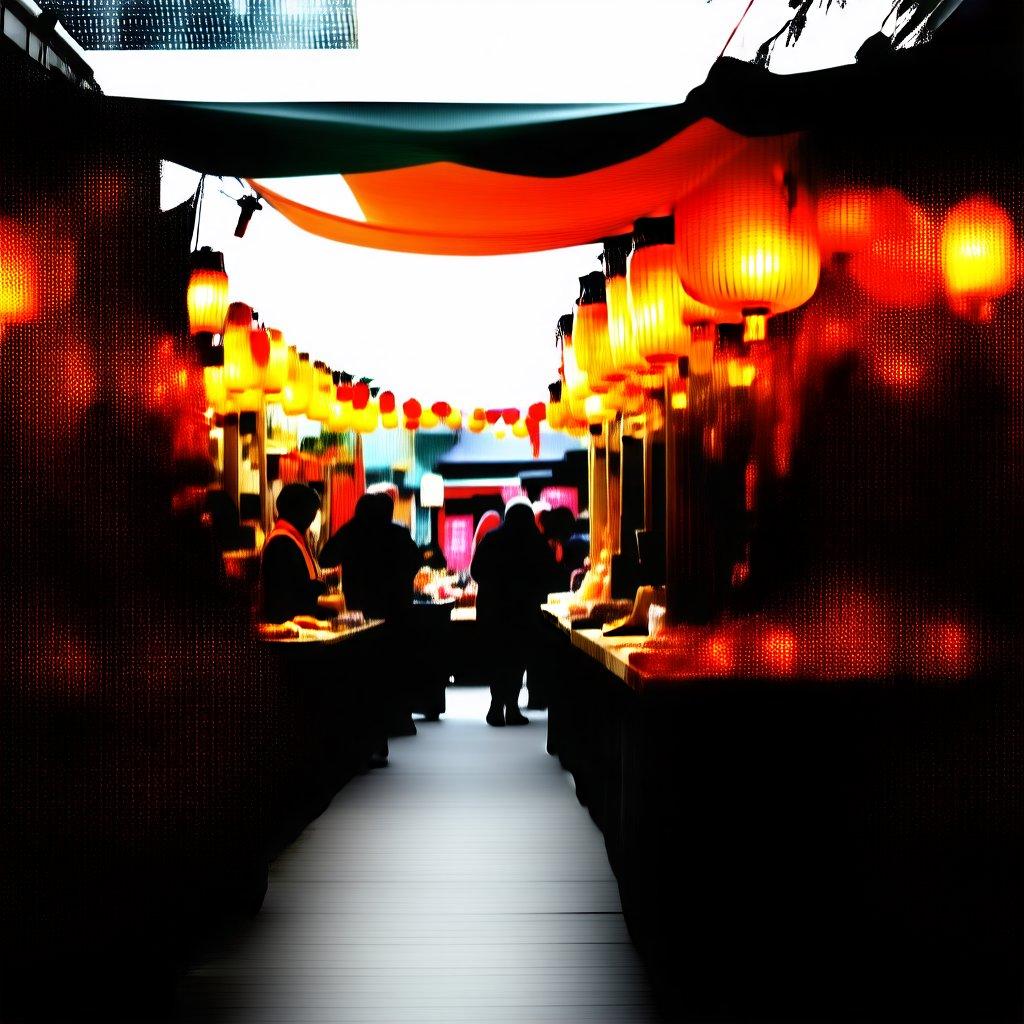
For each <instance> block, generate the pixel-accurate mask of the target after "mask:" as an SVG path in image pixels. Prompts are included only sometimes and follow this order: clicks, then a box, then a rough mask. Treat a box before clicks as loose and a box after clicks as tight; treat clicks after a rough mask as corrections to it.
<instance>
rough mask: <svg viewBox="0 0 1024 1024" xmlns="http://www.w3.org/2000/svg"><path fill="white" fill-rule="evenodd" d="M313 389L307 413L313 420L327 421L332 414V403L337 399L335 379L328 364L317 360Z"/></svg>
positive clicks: (314, 368) (314, 365) (313, 375)
mask: <svg viewBox="0 0 1024 1024" xmlns="http://www.w3.org/2000/svg"><path fill="white" fill-rule="evenodd" d="M312 377H313V380H312V385H313V386H312V390H311V391H310V393H309V408H308V409H307V411H306V415H307V416H308V417H309V418H310V419H311V420H317V421H318V422H319V423H326V422H327V420H328V419H329V418H330V415H331V403H332V402H333V401H334V400H335V397H336V396H335V389H334V379H333V377H332V376H331V371H330V370H329V369H328V368H327V364H326V363H324V362H322V361H320V360H317V361H316V362H315V363H314V364H313V373H312Z"/></svg>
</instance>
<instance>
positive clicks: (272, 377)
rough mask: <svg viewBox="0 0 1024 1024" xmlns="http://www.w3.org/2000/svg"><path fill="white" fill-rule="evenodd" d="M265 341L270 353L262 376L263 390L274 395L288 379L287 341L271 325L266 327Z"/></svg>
mask: <svg viewBox="0 0 1024 1024" xmlns="http://www.w3.org/2000/svg"><path fill="white" fill-rule="evenodd" d="M267 341H268V343H269V345H270V355H269V358H268V360H267V370H266V373H265V374H264V377H263V390H264V391H265V392H266V393H267V394H268V395H272V396H274V397H276V396H278V395H279V394H280V393H281V390H282V389H283V388H284V385H285V382H286V381H287V380H288V342H286V341H285V339H284V335H283V334H282V333H281V332H280V331H278V330H275V329H274V328H273V327H268V328H267Z"/></svg>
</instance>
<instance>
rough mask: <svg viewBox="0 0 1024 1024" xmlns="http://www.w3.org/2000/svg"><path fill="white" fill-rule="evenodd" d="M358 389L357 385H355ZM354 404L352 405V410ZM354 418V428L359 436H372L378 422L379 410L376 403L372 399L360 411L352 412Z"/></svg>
mask: <svg viewBox="0 0 1024 1024" xmlns="http://www.w3.org/2000/svg"><path fill="white" fill-rule="evenodd" d="M357 387H358V385H357ZM354 405H355V403H353V408H354ZM354 416H355V424H354V425H355V428H356V431H357V432H358V433H360V434H372V433H373V431H375V430H376V429H377V425H378V423H379V422H380V417H379V408H378V406H377V403H376V402H374V401H373V400H372V399H371V400H369V401H367V403H366V404H365V405H364V406H363V407H362V409H356V410H355V412H354Z"/></svg>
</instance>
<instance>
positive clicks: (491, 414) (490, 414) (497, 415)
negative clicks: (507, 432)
mask: <svg viewBox="0 0 1024 1024" xmlns="http://www.w3.org/2000/svg"><path fill="white" fill-rule="evenodd" d="M501 412H502V411H501V409H488V410H487V422H488V423H489V424H490V425H491V426H492V427H493V426H494V424H495V423H497V422H498V420H500V419H501Z"/></svg>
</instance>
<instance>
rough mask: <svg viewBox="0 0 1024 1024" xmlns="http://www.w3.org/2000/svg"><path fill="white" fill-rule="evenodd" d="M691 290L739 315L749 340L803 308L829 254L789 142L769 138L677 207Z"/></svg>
mask: <svg viewBox="0 0 1024 1024" xmlns="http://www.w3.org/2000/svg"><path fill="white" fill-rule="evenodd" d="M675 229H676V230H675V243H676V261H677V267H678V270H679V275H680V279H681V281H682V285H683V288H684V289H685V290H686V291H687V292H688V293H689V294H690V295H692V296H693V297H694V298H695V299H697V300H698V301H700V302H704V303H706V304H707V305H709V306H712V307H714V308H715V309H721V310H724V311H726V312H729V313H733V314H739V315H741V316H742V317H743V321H744V338H745V339H746V340H747V341H756V340H760V339H762V338H764V336H765V332H766V326H767V324H766V322H767V318H768V317H769V316H771V315H774V314H776V313H784V312H785V311H786V310H789V309H795V308H796V307H797V306H801V305H803V304H804V303H805V302H806V301H807V300H808V299H809V298H810V297H811V296H812V295H813V294H814V291H815V289H816V288H817V286H818V276H819V273H820V270H821V257H820V253H819V248H818V237H817V224H816V222H815V217H814V211H813V207H812V203H811V200H810V197H809V196H808V194H807V191H806V189H805V188H804V187H803V186H802V185H801V184H800V181H799V177H798V174H797V171H796V168H795V166H794V165H793V162H792V160H791V159H789V155H788V154H787V153H786V151H785V149H784V147H783V145H781V144H780V143H779V142H772V141H769V142H767V143H761V144H758V145H756V146H755V144H754V143H751V144H750V151H749V152H746V153H744V154H743V155H742V156H741V157H740V158H739V159H737V160H735V161H733V162H732V163H731V164H730V165H729V166H728V167H727V168H726V169H725V170H723V171H720V172H719V173H718V174H717V175H716V176H715V178H713V179H712V180H711V181H710V182H708V183H707V184H706V185H704V186H703V187H702V188H699V189H697V190H696V191H695V192H693V193H692V194H690V195H688V196H685V197H684V198H683V199H681V200H680V201H679V204H678V205H677V207H676V224H675Z"/></svg>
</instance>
